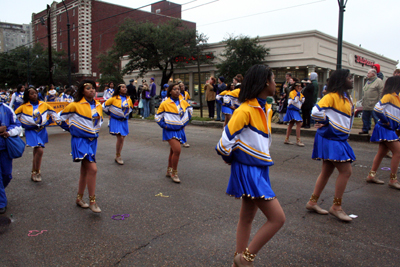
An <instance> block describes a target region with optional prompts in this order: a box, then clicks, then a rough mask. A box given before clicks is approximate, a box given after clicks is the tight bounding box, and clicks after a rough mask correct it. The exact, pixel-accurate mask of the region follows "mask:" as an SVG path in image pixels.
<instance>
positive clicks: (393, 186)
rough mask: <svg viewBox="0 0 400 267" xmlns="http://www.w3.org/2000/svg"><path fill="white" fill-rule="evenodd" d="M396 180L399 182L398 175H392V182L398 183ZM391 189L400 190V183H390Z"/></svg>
mask: <svg viewBox="0 0 400 267" xmlns="http://www.w3.org/2000/svg"><path fill="white" fill-rule="evenodd" d="M396 180H397V174H395V173H391V174H390V181H396ZM389 187H391V188H394V189H400V183H399V181H396V182H394V183H391V182H389Z"/></svg>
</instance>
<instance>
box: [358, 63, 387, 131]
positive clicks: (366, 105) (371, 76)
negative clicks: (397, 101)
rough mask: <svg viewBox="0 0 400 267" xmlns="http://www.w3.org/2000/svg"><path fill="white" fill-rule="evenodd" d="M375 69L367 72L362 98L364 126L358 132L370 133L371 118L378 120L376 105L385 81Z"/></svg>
mask: <svg viewBox="0 0 400 267" xmlns="http://www.w3.org/2000/svg"><path fill="white" fill-rule="evenodd" d="M376 75H377V72H376V70H374V69H370V70H369V71H368V74H367V82H366V83H365V85H364V87H363V91H364V96H363V98H362V100H361V101H362V107H363V113H362V121H363V128H362V131H361V132H359V133H358V134H368V131H369V130H371V118H374V122H375V124H376V123H377V122H378V120H379V119H378V117H377V116H376V114H375V111H374V107H375V105H376V103H378V101H379V99H380V97H381V96H382V91H383V81H382V80H381V79H379V78H378V77H377V76H376Z"/></svg>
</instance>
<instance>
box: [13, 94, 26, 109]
mask: <svg viewBox="0 0 400 267" xmlns="http://www.w3.org/2000/svg"><path fill="white" fill-rule="evenodd" d="M23 98H24V92H19V93H18V92H15V93H14V94H12V96H11V101H10V107H11V108H13V109H14V111H15V110H17V108H19V106H21V105H22V104H23V103H24V99H23Z"/></svg>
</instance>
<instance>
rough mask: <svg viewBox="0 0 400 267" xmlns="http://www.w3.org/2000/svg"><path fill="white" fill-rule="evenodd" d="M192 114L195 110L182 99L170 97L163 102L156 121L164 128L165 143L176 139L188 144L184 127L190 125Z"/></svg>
mask: <svg viewBox="0 0 400 267" xmlns="http://www.w3.org/2000/svg"><path fill="white" fill-rule="evenodd" d="M192 113H193V108H192V107H191V106H190V105H189V103H188V102H186V101H185V100H183V98H181V97H179V99H173V98H171V97H168V98H167V99H166V100H165V101H164V102H162V103H161V105H160V107H159V108H158V109H157V114H156V116H155V118H154V119H155V121H156V122H157V123H158V125H159V126H160V127H161V128H163V141H168V140H170V139H173V138H174V139H177V140H179V141H180V142H181V143H186V141H187V140H186V135H185V131H184V127H185V126H186V125H187V124H188V123H189V121H190V118H191V117H192Z"/></svg>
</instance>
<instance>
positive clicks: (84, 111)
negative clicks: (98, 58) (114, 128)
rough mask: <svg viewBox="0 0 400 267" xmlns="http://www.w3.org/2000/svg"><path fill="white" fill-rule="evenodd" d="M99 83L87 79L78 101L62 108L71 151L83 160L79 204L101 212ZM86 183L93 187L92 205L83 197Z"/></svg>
mask: <svg viewBox="0 0 400 267" xmlns="http://www.w3.org/2000/svg"><path fill="white" fill-rule="evenodd" d="M95 94H96V84H95V82H94V81H92V80H83V81H82V82H81V84H80V85H79V88H78V91H77V92H76V97H75V101H74V102H72V103H70V104H69V105H68V106H66V107H65V109H64V110H63V111H61V112H60V118H61V120H62V121H64V122H68V125H66V123H63V125H62V126H63V128H65V129H66V130H68V131H69V132H70V133H71V150H72V152H71V154H72V160H73V161H74V162H81V172H80V177H79V188H78V195H77V197H76V204H77V205H78V206H80V207H81V208H84V209H85V208H89V209H91V210H92V211H93V212H101V209H100V208H99V206H98V205H97V203H96V195H95V191H96V175H97V165H96V152H97V138H98V137H99V132H100V127H101V124H102V122H103V108H102V107H101V104H100V103H99V102H98V101H96V100H95V99H94V96H95ZM86 186H87V188H88V191H89V200H90V205H88V204H87V203H85V202H84V201H83V199H82V198H83V194H84V192H85V189H86Z"/></svg>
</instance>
